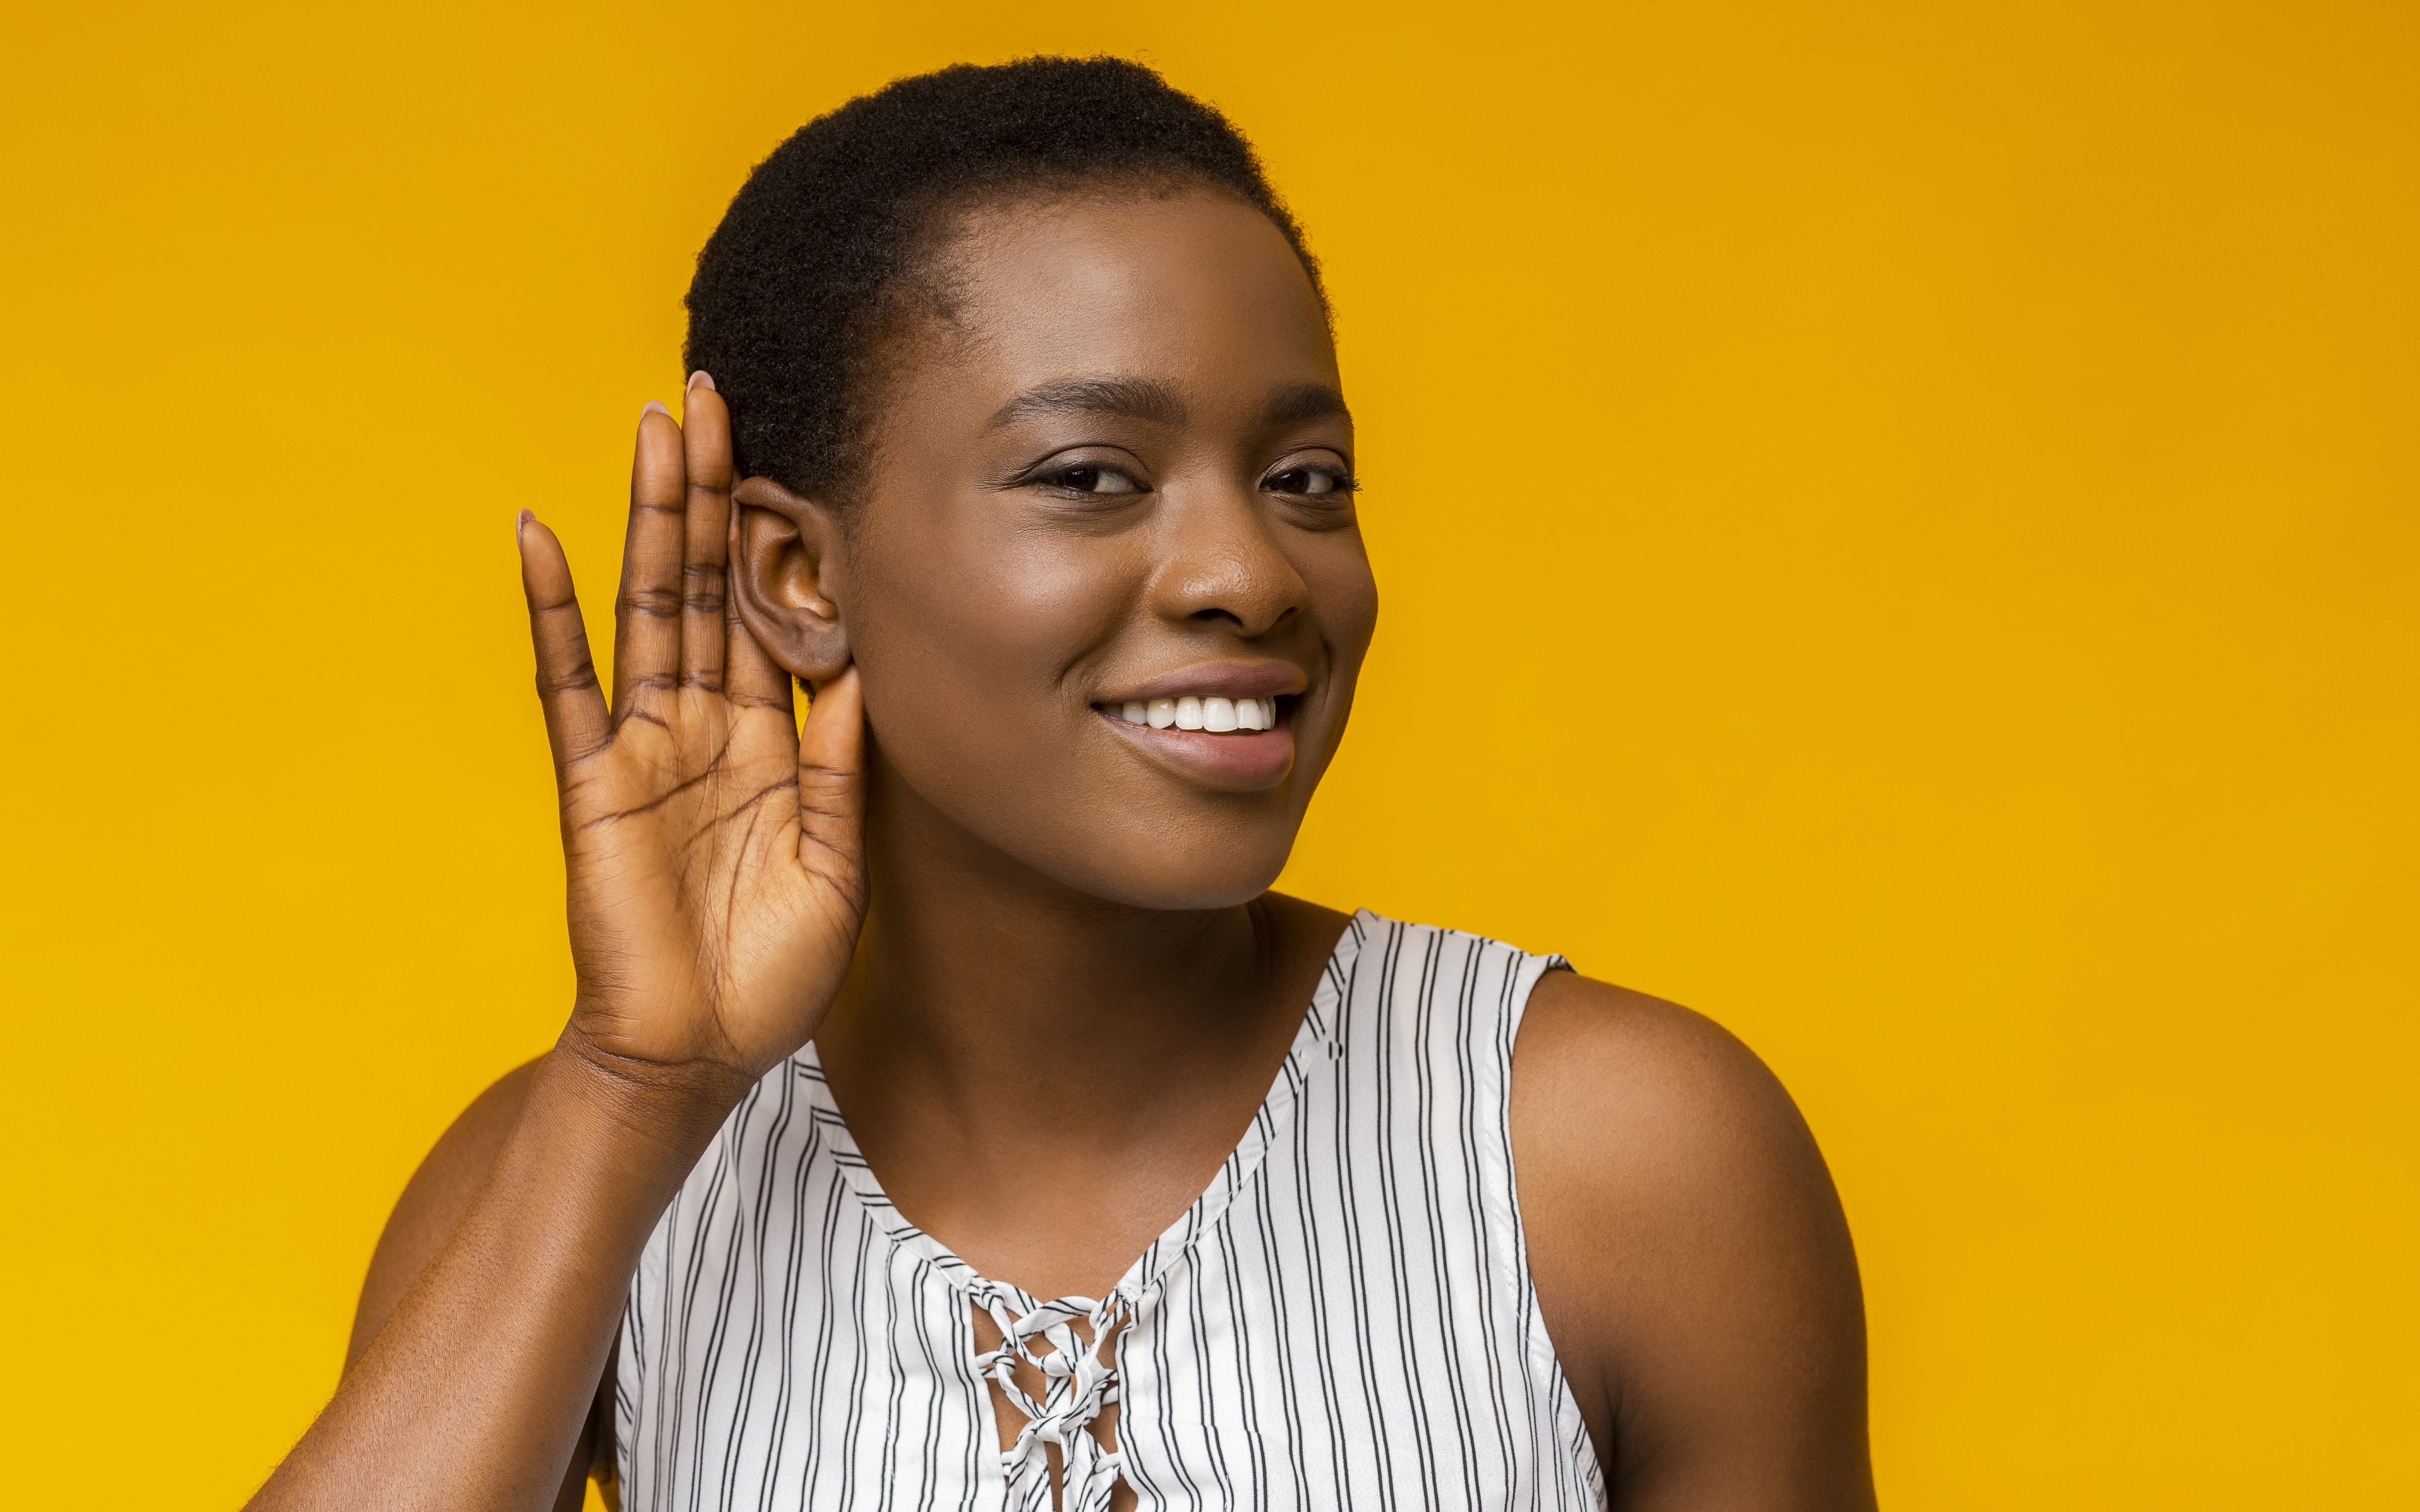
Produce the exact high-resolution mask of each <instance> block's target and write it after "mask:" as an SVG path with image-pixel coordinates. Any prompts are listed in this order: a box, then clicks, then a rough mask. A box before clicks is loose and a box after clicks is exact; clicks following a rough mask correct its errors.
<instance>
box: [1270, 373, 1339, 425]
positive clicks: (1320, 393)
mask: <svg viewBox="0 0 2420 1512" xmlns="http://www.w3.org/2000/svg"><path fill="white" fill-rule="evenodd" d="M1329 415H1338V416H1341V417H1342V418H1343V419H1346V420H1350V419H1352V418H1353V412H1352V411H1350V410H1348V409H1346V408H1345V407H1344V396H1343V395H1342V394H1339V393H1338V392H1337V391H1336V390H1335V389H1333V388H1331V387H1329V386H1328V385H1327V384H1326V383H1285V384H1280V385H1279V386H1278V387H1276V388H1273V389H1271V390H1269V402H1268V408H1267V410H1266V411H1265V412H1264V413H1263V415H1262V418H1263V419H1264V420H1265V421H1266V422H1267V423H1268V424H1270V425H1273V426H1289V425H1296V424H1299V423H1300V422H1302V421H1305V420H1325V419H1326V418H1327V417H1328V416H1329Z"/></svg>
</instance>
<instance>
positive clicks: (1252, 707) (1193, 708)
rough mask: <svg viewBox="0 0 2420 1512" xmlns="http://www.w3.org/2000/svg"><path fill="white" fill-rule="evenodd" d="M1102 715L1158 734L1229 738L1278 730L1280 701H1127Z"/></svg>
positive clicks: (1104, 708) (1106, 706) (1104, 709)
mask: <svg viewBox="0 0 2420 1512" xmlns="http://www.w3.org/2000/svg"><path fill="white" fill-rule="evenodd" d="M1101 712H1103V713H1105V714H1107V715H1109V717H1110V718H1111V719H1122V720H1125V722H1126V723H1127V724H1129V725H1150V726H1151V727H1152V728H1153V729H1156V730H1164V729H1168V728H1171V727H1174V728H1176V729H1180V730H1207V731H1209V732H1210V733H1211V734H1213V735H1227V734H1231V733H1233V732H1234V731H1236V730H1273V729H1276V728H1277V727H1278V701H1277V700H1276V699H1274V698H1154V699H1152V700H1151V701H1150V702H1148V703H1145V702H1142V701H1141V700H1140V699H1128V700H1126V701H1125V702H1123V703H1115V704H1103V705H1102V706H1101Z"/></svg>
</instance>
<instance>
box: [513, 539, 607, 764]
mask: <svg viewBox="0 0 2420 1512" xmlns="http://www.w3.org/2000/svg"><path fill="white" fill-rule="evenodd" d="M515 534H516V536H517V537H518V538H519V540H520V553H521V592H522V593H523V594H525V595H526V596H527V597H528V599H529V615H530V640H531V641H532V643H534V644H535V647H536V648H537V701H538V704H539V707H541V708H543V709H545V710H546V741H547V744H548V745H549V746H551V747H552V748H553V751H554V764H555V770H556V772H558V773H559V772H562V771H563V770H564V769H566V768H567V767H569V766H570V765H571V764H572V763H573V762H575V761H578V760H580V759H581V758H582V757H583V756H589V755H591V754H593V753H594V752H595V751H597V748H598V747H600V746H602V745H603V744H604V743H605V741H606V740H607V739H608V738H609V737H610V736H611V734H612V732H613V724H612V720H611V717H610V716H609V715H608V714H607V713H606V710H605V691H604V690H603V689H602V688H599V687H598V686H597V663H596V662H595V661H594V660H593V659H592V658H591V657H590V656H589V654H588V628H587V626H585V625H584V624H582V622H581V618H580V600H579V599H578V598H577V597H576V596H575V595H574V594H573V593H572V591H571V564H570V563H569V562H566V561H565V560H564V557H563V543H562V542H561V541H559V540H557V539H555V538H554V532H553V531H551V530H549V529H547V528H546V526H544V525H542V524H540V523H538V521H537V517H536V516H535V515H533V514H531V513H530V512H529V511H528V510H527V509H523V510H522V511H521V518H520V525H519V526H518V527H516V532H515Z"/></svg>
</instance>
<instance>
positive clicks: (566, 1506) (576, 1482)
mask: <svg viewBox="0 0 2420 1512" xmlns="http://www.w3.org/2000/svg"><path fill="white" fill-rule="evenodd" d="M537 1064H538V1063H537V1062H536V1061H530V1062H528V1063H526V1064H524V1065H521V1066H518V1067H515V1068H513V1069H511V1070H509V1071H506V1072H505V1073H504V1075H503V1076H500V1077H498V1078H497V1079H496V1081H495V1082H494V1083H493V1084H492V1085H490V1086H489V1088H488V1090H486V1091H485V1092H482V1093H480V1094H479V1095H478V1097H476V1098H474V1099H472V1102H471V1105H470V1106H469V1107H467V1108H465V1109H463V1110H462V1115H461V1116H460V1117H458V1118H456V1119H455V1120H454V1122H453V1123H452V1125H450V1126H449V1127H448V1128H447V1129H446V1130H445V1132H444V1133H442V1134H441V1135H439V1136H438V1139H437V1144H436V1145H435V1146H434V1147H432V1148H431V1149H430V1150H429V1152H428V1154H427V1158H426V1159H424V1160H422V1161H421V1162H420V1169H418V1170H417V1171H414V1172H412V1173H411V1180H410V1181H409V1182H407V1183H405V1185H404V1189H403V1195H402V1196H400V1197H398V1198H396V1203H395V1211H394V1212H392V1213H390V1214H388V1215H387V1221H386V1228H385V1229H384V1230H383V1231H382V1232H381V1233H380V1235H379V1241H378V1248H377V1250H376V1251H374V1252H372V1254H371V1255H370V1273H369V1275H368V1277H367V1278H365V1280H364V1281H363V1282H362V1300H361V1303H360V1305H359V1306H358V1307H356V1308H355V1309H354V1312H353V1333H352V1338H351V1340H350V1341H349V1343H348V1344H347V1345H346V1347H345V1369H346V1370H347V1371H348V1372H350V1371H351V1370H352V1368H353V1366H354V1365H355V1364H358V1363H359V1362H360V1360H361V1358H362V1356H363V1355H365V1354H367V1353H368V1352H369V1348H370V1346H371V1345H372V1344H373V1343H375V1342H377V1340H378V1336H379V1331H380V1329H383V1328H385V1327H386V1325H387V1319H389V1318H391V1317H394V1316H395V1312H396V1308H397V1307H398V1306H400V1305H401V1304H402V1302H403V1299H404V1297H405V1296H406V1294H408V1293H409V1292H410V1291H411V1288H412V1286H414V1285H415V1284H416V1283H418V1281H419V1280H420V1273H421V1272H422V1271H424V1270H427V1269H428V1262H429V1261H431V1260H433V1259H435V1258H437V1252H438V1251H439V1250H442V1249H443V1248H444V1247H445V1240H446V1239H447V1237H448V1236H449V1235H451V1234H452V1233H453V1232H454V1225H455V1224H458V1223H459V1222H461V1219H462V1214H463V1213H464V1212H466V1211H468V1210H469V1208H470V1206H471V1199H472V1198H473V1197H474V1196H476V1195H477V1194H478V1191H479V1187H480V1185H481V1184H482V1183H484V1182H485V1181H486V1180H487V1179H488V1172H489V1168H491V1167H492V1166H493V1165H494V1164H495V1163H496V1155H497V1152H498V1151H500V1150H502V1149H503V1148H504V1141H505V1140H506V1139H507V1138H509V1137H510V1136H511V1134H512V1131H513V1125H514V1124H515V1123H516V1122H518V1121H519V1120H520V1115H521V1104H522V1103H523V1102H524V1101H526V1100H527V1099H528V1097H529V1086H530V1079H531V1078H532V1077H534V1076H535V1075H536V1074H537ZM612 1380H613V1356H612V1355H608V1356H607V1357H606V1365H605V1379H604V1380H600V1381H599V1382H598V1383H597V1398H596V1402H595V1404H594V1405H593V1406H592V1407H591V1409H590V1411H589V1415H588V1427H587V1428H586V1430H585V1431H583V1432H582V1434H581V1437H580V1443H579V1445H578V1447H577V1448H575V1449H574V1450H573V1452H572V1456H571V1465H570V1467H569V1469H568V1470H566V1472H565V1474H564V1484H563V1489H562V1490H561V1491H560V1492H559V1493H558V1494H557V1496H556V1498H555V1505H556V1507H557V1508H558V1512H576V1509H577V1508H578V1507H579V1506H580V1505H581V1504H582V1498H583V1496H584V1494H585V1492H586V1489H587V1483H588V1475H589V1469H590V1465H591V1463H592V1461H593V1460H597V1459H600V1458H605V1457H610V1456H611V1455H612V1452H613V1447H612V1432H611V1427H612V1419H611V1418H610V1417H609V1416H608V1415H607V1409H608V1407H609V1405H610V1403H611V1401H612V1397H611V1395H609V1392H608V1386H609V1384H610V1382H611V1381H612Z"/></svg>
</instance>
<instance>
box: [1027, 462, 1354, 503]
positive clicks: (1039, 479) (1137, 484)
mask: <svg viewBox="0 0 2420 1512" xmlns="http://www.w3.org/2000/svg"><path fill="white" fill-rule="evenodd" d="M1085 474H1090V475H1094V477H1095V478H1098V477H1103V476H1107V477H1116V478H1123V479H1125V481H1126V482H1127V483H1129V484H1132V485H1133V487H1132V488H1130V489H1101V488H1088V487H1083V486H1080V485H1078V484H1077V483H1076V482H1075V481H1074V479H1075V478H1077V477H1078V476H1079V475H1085ZM1296 475H1300V476H1302V477H1304V478H1306V479H1311V478H1324V479H1326V483H1327V486H1326V488H1324V489H1314V488H1298V489H1287V488H1279V487H1277V485H1278V484H1279V483H1280V481H1282V480H1283V479H1286V478H1290V477H1294V476H1296ZM1033 481H1034V482H1036V483H1040V484H1045V485H1048V486H1052V487H1056V488H1060V489H1063V490H1065V491H1067V492H1069V493H1084V494H1091V495H1093V496H1094V497H1107V498H1130V497H1132V496H1133V495H1135V494H1138V493H1149V492H1150V491H1151V490H1150V489H1149V488H1148V487H1147V486H1145V485H1144V483H1143V482H1142V480H1141V479H1140V478H1138V477H1136V476H1135V475H1133V474H1131V473H1128V472H1126V471H1125V469H1124V468H1119V467H1107V466H1102V465H1099V464H1096V463H1084V464H1079V465H1078V466H1074V467H1058V468H1053V469H1051V470H1050V471H1049V472H1047V473H1042V474H1039V475H1036V476H1035V477H1034V478H1033ZM1261 487H1262V488H1263V489H1264V490H1265V491H1269V492H1271V493H1290V494H1293V495H1295V497H1297V498H1311V499H1319V498H1327V497H1331V496H1333V495H1336V494H1344V495H1347V496H1349V495H1351V494H1352V493H1353V492H1354V491H1355V490H1356V489H1357V487H1358V485H1357V483H1356V482H1355V480H1354V477H1353V475H1352V474H1351V473H1349V472H1347V471H1346V470H1345V469H1343V468H1342V467H1289V468H1287V469H1286V470H1285V471H1284V472H1282V473H1273V474H1271V475H1269V476H1267V477H1265V478H1263V479H1262V480H1261Z"/></svg>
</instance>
